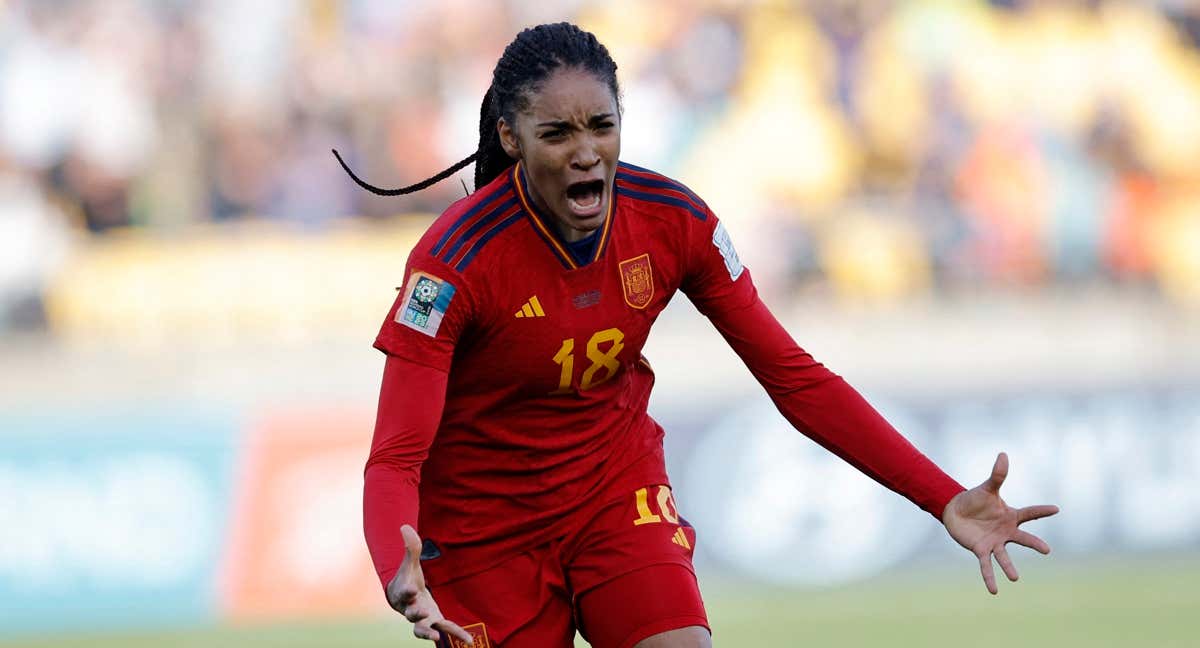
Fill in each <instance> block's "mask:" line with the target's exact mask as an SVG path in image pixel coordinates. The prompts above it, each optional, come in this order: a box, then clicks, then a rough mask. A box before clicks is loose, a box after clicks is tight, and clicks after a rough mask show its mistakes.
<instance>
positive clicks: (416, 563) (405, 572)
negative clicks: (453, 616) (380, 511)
mask: <svg viewBox="0 0 1200 648" xmlns="http://www.w3.org/2000/svg"><path fill="white" fill-rule="evenodd" d="M400 534H401V535H403V536H404V560H403V561H402V562H401V563H400V569H398V570H397V571H396V575H395V576H394V577H392V582H390V583H388V586H387V600H388V603H389V604H390V605H391V606H392V609H394V610H396V611H397V612H399V613H400V614H403V615H404V618H406V619H408V620H409V621H412V623H413V634H414V635H416V637H417V638H418V639H428V640H430V641H437V640H439V639H441V634H439V633H438V631H439V630H441V631H442V632H447V633H449V634H451V635H453V636H455V637H457V638H458V639H459V640H461V641H463V642H465V643H466V644H467V645H468V646H471V645H474V642H473V641H472V640H471V635H470V633H468V632H467V631H466V630H463V629H462V628H461V627H459V626H458V624H457V623H454V622H453V621H451V620H449V619H447V618H446V617H444V616H442V611H441V610H439V609H438V606H437V602H436V601H434V600H433V595H432V594H430V593H429V590H428V589H426V588H425V574H424V573H423V572H422V571H421V538H420V536H418V535H417V531H416V529H414V528H412V527H411V526H409V525H407V524H405V525H404V526H402V527H400Z"/></svg>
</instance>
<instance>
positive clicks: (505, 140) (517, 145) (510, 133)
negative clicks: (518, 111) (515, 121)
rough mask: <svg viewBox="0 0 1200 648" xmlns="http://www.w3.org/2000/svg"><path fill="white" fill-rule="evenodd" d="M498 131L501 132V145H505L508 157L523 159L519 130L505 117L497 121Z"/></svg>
mask: <svg viewBox="0 0 1200 648" xmlns="http://www.w3.org/2000/svg"><path fill="white" fill-rule="evenodd" d="M496 132H497V133H499V134H500V146H503V147H504V152H505V153H508V157H510V158H512V159H514V160H519V159H521V142H520V140H518V139H517V132H516V131H515V130H513V128H512V126H509V124H508V122H507V121H505V119H504V118H503V117H501V118H500V119H499V120H498V121H497V122H496Z"/></svg>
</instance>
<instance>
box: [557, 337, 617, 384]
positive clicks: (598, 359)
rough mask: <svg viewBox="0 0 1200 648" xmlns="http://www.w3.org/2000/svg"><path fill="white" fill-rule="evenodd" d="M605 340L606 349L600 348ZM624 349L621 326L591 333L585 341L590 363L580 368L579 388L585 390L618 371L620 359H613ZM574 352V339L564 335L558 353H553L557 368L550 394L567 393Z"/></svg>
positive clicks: (572, 375) (571, 375)
mask: <svg viewBox="0 0 1200 648" xmlns="http://www.w3.org/2000/svg"><path fill="white" fill-rule="evenodd" d="M605 343H608V345H609V347H608V350H607V351H604V350H601V349H600V345H601V344H605ZM624 348H625V334H624V333H622V332H621V329H617V328H609V329H604V330H603V331H597V332H596V333H593V334H592V337H591V338H589V339H588V341H587V358H588V360H591V361H592V364H591V365H590V366H589V367H588V368H587V369H584V370H583V377H582V378H581V379H580V380H579V391H587V390H589V389H591V388H593V387H598V386H600V385H603V384H604V383H606V382H608V381H609V380H612V378H613V377H614V376H616V375H617V372H618V371H620V370H621V361H620V360H618V359H617V355H618V354H619V353H621V351H622V350H623V349H624ZM574 351H575V340H574V339H573V338H567V339H566V340H563V341H562V346H560V347H559V348H558V353H556V354H554V364H556V365H559V366H560V367H561V369H560V370H559V374H558V389H556V390H554V391H552V392H550V394H551V395H554V394H569V393H571V379H572V378H573V377H574V375H575V356H574ZM601 369H603V370H604V373H603V374H601V375H600V376H597V375H596V373H597V372H599V371H600V370H601Z"/></svg>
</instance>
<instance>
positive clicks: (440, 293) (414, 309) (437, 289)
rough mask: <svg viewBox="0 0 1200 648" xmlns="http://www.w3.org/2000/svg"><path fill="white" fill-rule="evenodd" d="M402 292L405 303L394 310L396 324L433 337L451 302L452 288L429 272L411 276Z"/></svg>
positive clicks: (452, 286)
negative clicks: (404, 294) (404, 295)
mask: <svg viewBox="0 0 1200 648" xmlns="http://www.w3.org/2000/svg"><path fill="white" fill-rule="evenodd" d="M404 291H405V293H406V294H407V295H408V299H406V300H405V301H404V306H402V307H400V308H399V309H397V310H396V323H397V324H403V325H404V326H407V327H408V328H410V329H414V330H417V331H420V332H422V333H424V334H425V335H428V336H430V337H436V336H437V331H438V327H439V326H441V324H442V316H443V315H445V314H446V309H447V308H449V307H450V300H451V299H453V298H454V285H453V284H451V283H450V282H449V281H446V280H445V279H440V278H438V277H435V276H433V275H431V274H429V273H428V272H414V273H412V276H410V277H409V278H408V285H406V286H405V288H404Z"/></svg>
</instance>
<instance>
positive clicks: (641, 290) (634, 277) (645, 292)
mask: <svg viewBox="0 0 1200 648" xmlns="http://www.w3.org/2000/svg"><path fill="white" fill-rule="evenodd" d="M621 288H622V289H623V290H624V291H625V303H626V304H629V305H630V306H633V307H634V308H645V307H646V306H647V305H649V304H650V299H651V298H652V297H654V271H653V269H652V268H651V267H650V255H649V254H648V253H647V254H643V255H642V256H639V257H634V258H632V259H626V260H624V261H622V262H621Z"/></svg>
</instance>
